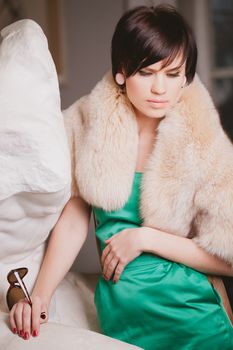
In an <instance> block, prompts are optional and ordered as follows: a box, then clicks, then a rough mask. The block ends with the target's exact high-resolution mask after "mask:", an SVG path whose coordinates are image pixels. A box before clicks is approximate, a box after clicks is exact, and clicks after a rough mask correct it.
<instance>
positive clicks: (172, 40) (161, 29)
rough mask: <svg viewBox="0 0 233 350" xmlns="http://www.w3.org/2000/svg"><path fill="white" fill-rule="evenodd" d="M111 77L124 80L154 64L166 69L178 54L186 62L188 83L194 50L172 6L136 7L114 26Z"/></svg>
mask: <svg viewBox="0 0 233 350" xmlns="http://www.w3.org/2000/svg"><path fill="white" fill-rule="evenodd" d="M111 51H112V52H111V55H112V73H113V77H115V75H116V74H117V73H118V72H122V71H124V73H125V75H126V77H129V76H131V75H134V74H135V73H136V72H137V71H138V70H140V69H142V68H144V67H147V66H149V65H151V64H153V63H156V62H159V61H161V60H165V61H164V66H166V65H169V64H170V63H171V62H172V61H173V60H174V59H175V57H176V56H177V55H178V54H180V53H181V54H182V63H184V62H186V68H185V75H186V79H187V83H190V82H191V81H192V80H193V77H194V75H195V71H196V64H197V46H196V41H195V38H194V35H193V32H192V30H191V28H190V27H189V25H188V24H187V22H186V21H185V20H184V18H183V17H182V16H181V15H180V14H179V13H178V12H177V11H176V9H175V8H174V7H172V6H165V5H159V6H156V7H147V6H138V7H135V8H133V9H131V10H129V11H127V12H126V13H125V14H124V15H123V16H122V17H121V18H120V20H119V22H118V23H117V25H116V29H115V32H114V34H113V38H112V48H111Z"/></svg>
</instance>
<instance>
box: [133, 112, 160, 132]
mask: <svg viewBox="0 0 233 350" xmlns="http://www.w3.org/2000/svg"><path fill="white" fill-rule="evenodd" d="M136 117H137V123H138V132H139V134H148V133H150V134H151V133H155V131H156V129H157V128H158V126H159V123H160V121H161V120H162V118H150V117H147V116H145V115H143V114H141V113H140V112H137V113H136Z"/></svg>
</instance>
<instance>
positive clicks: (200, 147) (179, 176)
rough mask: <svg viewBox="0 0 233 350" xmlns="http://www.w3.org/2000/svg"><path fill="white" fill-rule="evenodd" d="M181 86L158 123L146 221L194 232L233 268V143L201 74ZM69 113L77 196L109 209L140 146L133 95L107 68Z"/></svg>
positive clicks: (124, 195)
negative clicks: (176, 99) (174, 102)
mask: <svg viewBox="0 0 233 350" xmlns="http://www.w3.org/2000/svg"><path fill="white" fill-rule="evenodd" d="M183 90H184V91H183V94H182V97H181V99H180V101H179V102H178V103H177V105H176V106H175V108H174V109H173V110H172V111H171V112H170V113H169V114H168V115H166V117H165V118H164V119H163V120H162V121H161V122H160V124H159V127H158V132H157V137H156V140H155V145H154V149H153V152H152V154H151V156H150V158H149V159H148V162H147V166H146V169H145V173H144V176H143V183H142V192H141V216H142V219H143V222H144V225H145V226H151V227H154V228H158V229H161V230H164V231H166V232H170V233H173V234H177V235H180V236H184V237H190V238H192V239H194V240H195V241H196V243H197V244H198V245H200V246H201V247H202V248H204V249H205V250H207V251H208V252H209V253H211V254H214V255H217V256H219V257H220V258H222V259H224V260H225V261H226V262H228V263H230V264H232V265H233V147H232V144H231V142H230V141H229V139H228V138H227V136H226V135H225V133H224V131H223V129H222V127H221V124H220V120H219V116H218V113H217V111H216V109H215V107H214V105H213V102H212V100H211V98H210V96H209V94H208V92H207V90H206V89H205V87H204V86H203V85H202V83H201V82H200V80H199V79H198V77H195V80H194V82H193V83H192V84H190V85H189V86H188V87H186V88H185V89H183ZM64 114H65V124H66V129H67V133H68V138H69V141H70V146H71V152H72V162H73V194H74V195H77V194H78V193H79V195H81V196H82V197H83V198H84V199H85V200H86V201H87V202H88V203H90V204H91V205H94V206H97V207H101V208H103V209H105V210H107V211H111V210H116V209H119V208H121V207H122V206H123V205H124V204H125V203H126V201H127V200H128V197H129V195H130V192H131V187H132V182H133V176H134V172H135V168H136V161H137V148H138V130H137V122H136V117H135V114H134V112H133V109H132V107H131V104H130V102H129V100H128V99H127V97H126V96H125V95H124V94H123V93H122V92H121V90H120V89H119V88H118V87H117V86H116V84H115V82H114V81H113V79H112V76H111V74H110V73H108V74H107V75H106V76H105V77H104V78H103V79H102V80H101V81H100V82H99V83H98V84H97V85H96V86H95V88H94V89H93V90H92V92H91V93H90V95H88V96H86V97H83V98H82V99H80V100H79V101H77V102H76V103H75V104H74V105H72V106H71V107H70V108H69V109H67V110H66V111H65V112H64ZM77 184H78V185H77Z"/></svg>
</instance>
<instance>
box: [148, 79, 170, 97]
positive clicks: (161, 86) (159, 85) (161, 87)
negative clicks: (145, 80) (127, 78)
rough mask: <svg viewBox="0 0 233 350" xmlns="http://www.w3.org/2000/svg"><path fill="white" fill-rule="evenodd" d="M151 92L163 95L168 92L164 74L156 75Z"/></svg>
mask: <svg viewBox="0 0 233 350" xmlns="http://www.w3.org/2000/svg"><path fill="white" fill-rule="evenodd" d="M151 92H152V93H153V94H157V95H163V94H165V92H166V86H165V80H164V78H163V77H162V76H159V75H155V76H154V78H153V82H152V85H151Z"/></svg>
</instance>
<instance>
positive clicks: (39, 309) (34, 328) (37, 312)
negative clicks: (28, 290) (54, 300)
mask: <svg viewBox="0 0 233 350" xmlns="http://www.w3.org/2000/svg"><path fill="white" fill-rule="evenodd" d="M42 313H43V314H44V315H45V318H41V314H42ZM47 314H48V313H47V308H46V307H45V306H42V305H41V302H40V299H39V298H35V299H34V300H33V303H32V322H31V332H32V335H33V337H37V336H38V334H39V331H40V324H41V323H45V322H47V319H48V316H47Z"/></svg>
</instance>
